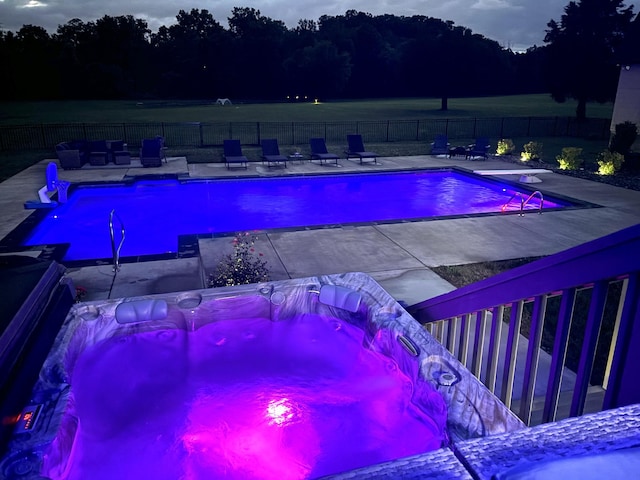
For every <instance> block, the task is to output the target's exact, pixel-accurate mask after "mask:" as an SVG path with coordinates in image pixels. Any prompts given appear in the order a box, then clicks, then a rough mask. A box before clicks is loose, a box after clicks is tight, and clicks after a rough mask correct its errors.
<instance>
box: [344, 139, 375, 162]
mask: <svg viewBox="0 0 640 480" xmlns="http://www.w3.org/2000/svg"><path fill="white" fill-rule="evenodd" d="M347 143H348V144H349V149H348V150H345V152H344V153H345V154H346V155H347V160H348V159H349V157H358V158H359V159H360V164H362V162H363V160H364V159H373V163H378V161H377V158H378V154H377V153H375V152H367V151H366V149H365V148H364V143H363V142H362V135H360V134H357V133H352V134H349V135H347Z"/></svg>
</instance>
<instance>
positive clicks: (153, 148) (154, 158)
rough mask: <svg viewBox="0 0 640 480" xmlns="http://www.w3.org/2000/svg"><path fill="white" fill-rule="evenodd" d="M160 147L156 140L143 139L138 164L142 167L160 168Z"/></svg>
mask: <svg viewBox="0 0 640 480" xmlns="http://www.w3.org/2000/svg"><path fill="white" fill-rule="evenodd" d="M161 148H162V145H161V143H160V141H159V140H158V139H157V138H145V139H144V140H142V148H141V149H140V163H141V164H142V166H143V167H160V166H162V153H161Z"/></svg>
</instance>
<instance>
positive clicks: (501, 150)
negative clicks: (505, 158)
mask: <svg viewBox="0 0 640 480" xmlns="http://www.w3.org/2000/svg"><path fill="white" fill-rule="evenodd" d="M515 150H516V146H515V145H514V144H513V140H511V139H510V138H502V139H500V140H498V146H497V148H496V154H497V155H511V154H512V153H513V152H515Z"/></svg>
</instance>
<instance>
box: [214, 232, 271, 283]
mask: <svg viewBox="0 0 640 480" xmlns="http://www.w3.org/2000/svg"><path fill="white" fill-rule="evenodd" d="M257 238H258V237H256V236H255V235H252V234H250V233H248V232H246V233H237V234H236V235H235V236H234V237H233V240H232V243H233V252H232V253H230V254H228V255H226V256H225V257H224V258H223V259H222V260H221V261H220V263H219V264H218V266H217V267H216V270H215V272H213V273H212V274H210V275H209V279H208V281H207V284H208V286H209V288H214V287H232V286H234V285H247V284H250V283H258V282H265V281H267V280H269V269H268V268H267V262H266V260H263V259H262V258H261V257H262V256H263V255H262V253H257V252H256V251H255V248H254V245H255V243H256V240H257Z"/></svg>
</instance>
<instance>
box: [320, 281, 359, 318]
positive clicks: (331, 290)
mask: <svg viewBox="0 0 640 480" xmlns="http://www.w3.org/2000/svg"><path fill="white" fill-rule="evenodd" d="M320 301H321V302H322V303H324V304H325V305H331V306H332V307H338V308H341V309H343V310H347V311H349V312H357V311H358V309H359V308H360V302H361V301H362V295H361V294H360V293H359V292H356V291H355V290H350V289H348V288H345V287H341V286H339V285H323V286H322V288H320Z"/></svg>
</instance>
